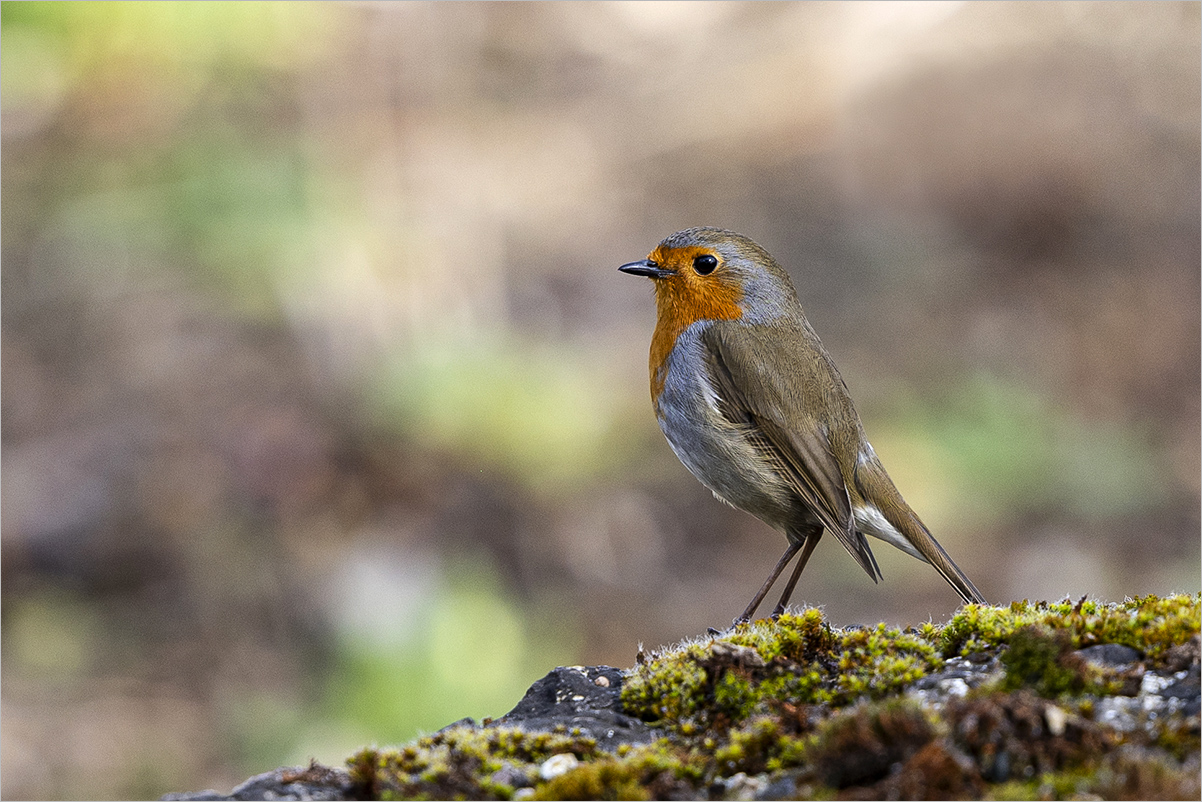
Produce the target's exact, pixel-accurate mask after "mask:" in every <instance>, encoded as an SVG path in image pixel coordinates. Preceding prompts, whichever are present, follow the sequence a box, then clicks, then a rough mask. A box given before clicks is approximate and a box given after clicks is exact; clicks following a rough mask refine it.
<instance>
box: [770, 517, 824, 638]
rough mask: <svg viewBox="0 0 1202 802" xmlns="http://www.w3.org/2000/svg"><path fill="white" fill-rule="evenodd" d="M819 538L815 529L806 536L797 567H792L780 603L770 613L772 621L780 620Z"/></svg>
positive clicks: (817, 530)
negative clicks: (791, 572) (791, 573)
mask: <svg viewBox="0 0 1202 802" xmlns="http://www.w3.org/2000/svg"><path fill="white" fill-rule="evenodd" d="M820 537H822V530H821V529H815V530H814V531H812V532H810V534H808V535H806V539H805V549H803V550H802V552H801V556H800V557H798V558H797V565H795V566H793V575H792V576H790V577H789V584H787V585H785V592H784V593H783V594H781V597H780V603H779V604H777V605H776V609H775V610H773V611H772V620H773V621H775V620H776V619H778V618H780V614H781V613H783V612H784V611H785V605H786V604H788V603H789V597H790V596H792V595H793V588H795V587H797V580H798V579H801V572H802V570H804V569H805V567H806V563H807V562H809V561H810V555H811V554H813V553H814V547H815V546H817V545H818V538H820Z"/></svg>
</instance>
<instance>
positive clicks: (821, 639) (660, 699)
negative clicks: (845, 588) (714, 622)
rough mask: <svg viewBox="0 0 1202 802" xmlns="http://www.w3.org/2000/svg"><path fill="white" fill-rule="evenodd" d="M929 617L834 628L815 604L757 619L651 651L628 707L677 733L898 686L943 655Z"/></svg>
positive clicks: (626, 694)
mask: <svg viewBox="0 0 1202 802" xmlns="http://www.w3.org/2000/svg"><path fill="white" fill-rule="evenodd" d="M936 637H937V631H936V629H935V628H933V627H930V626H928V627H926V628H925V629H924V630H919V631H914V632H902V631H901V630H899V629H896V628H891V627H886V626H885V625H884V624H880V625H878V626H876V627H872V628H866V629H848V630H833V629H832V628H831V627H830V626H829V625H828V624H827V623H826V622H825V621H824V620H823V618H822V613H821V612H820V611H818V610H813V609H810V610H805V611H803V612H801V613H799V614H797V615H790V614H786V615H783V616H781V618H780V620H779V621H778V622H771V621H757V622H756V623H754V624H750V625H743V626H740V627H738V628H736V629H735V631H734V632H733V633H731V634H730V635H728V636H726V637H724V638H721V639H717V640H711V641H709V642H704V643H703V642H688V643H685V644H683V645H682V646H680V647H678V648H677V649H675V650H671V651H668V652H666V653H664V654H662V655H658V656H655V657H653V658H652V660H650V661H648V662H647V663H645V664H644V665H642V666H640V667H638V668H636V669H635V670H634V671H633V672H632V674H631V676H630V677H629V678H628V679H627V680H626V683H625V685H624V686H623V690H622V702H623V705H624V707H625V709H626V710H627V711H628V712H629V713H630V714H631V715H635V716H638V717H640V718H642V719H644V720H646V721H653V722H656V723H658V724H660V725H662V726H668V727H671V728H674V729H675V730H676V731H677V732H680V733H682V734H691V733H692V732H698V731H701V730H706V729H718V730H721V729H723V728H728V727H729V726H730V725H731V724H733V723H737V722H738V721H740V720H742V719H746V718H748V717H749V716H752V715H762V714H769V713H772V712H774V706H776V705H779V704H781V703H786V704H792V705H798V704H801V705H812V704H824V705H832V706H835V707H841V706H845V705H848V704H852V703H853V702H855V701H857V700H858V699H860V698H869V699H880V698H884V697H886V696H888V695H890V694H894V693H897V692H898V691H900V690H901V689H903V688H904V687H906V686H908V685H909V684H911V683H913V682H914V681H915V680H917V679H919V678H921V677H923V676H925V675H926V674H927V673H929V672H931V671H935V670H937V669H938V668H939V666H940V665H941V664H942V662H943V660H942V658H941V657H940V654H939V650H938V648H937V647H936V641H935V638H936Z"/></svg>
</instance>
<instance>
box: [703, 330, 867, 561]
mask: <svg viewBox="0 0 1202 802" xmlns="http://www.w3.org/2000/svg"><path fill="white" fill-rule="evenodd" d="M800 336H801V333H800V332H799V331H785V332H780V331H776V330H772V331H769V330H767V329H764V328H761V327H755V326H747V325H745V324H744V325H737V324H732V323H728V322H725V321H715V322H714V323H712V324H711V325H710V326H709V327H708V328H707V329H706V330H705V332H704V333H703V334H702V337H701V340H702V344H703V345H705V353H706V361H707V367H708V370H709V376H710V379H711V381H712V384H713V386H714V389H715V390H716V391H717V393H718V408H719V410H720V411H721V413H722V414H723V415H724V416H725V417H726V418H727V419H728V420H729V421H730V422H731V424H732V425H734V426H738V427H740V428H742V429H744V430H745V431H746V432H747V435H746V436H747V439H748V441H749V442H750V443H752V444H753V445H754V446H755V448H756V449H757V450H759V452H760V453H761V454H762V455H763V456H764V458H765V459H766V460H767V461H768V462H769V464H771V465H772V466H773V468H774V469H775V470H776V471H777V473H778V474H779V475H780V476H781V477H783V478H784V479H785V481H786V482H787V483H788V484H789V486H790V487H791V488H792V489H793V490H794V491H795V492H796V493H797V496H798V498H799V499H800V501H801V502H802V503H804V504H805V505H806V506H807V507H809V508H810V509H811V510H813V511H814V514H815V515H816V516H817V517H818V520H820V521H821V522H822V525H823V526H825V527H826V528H827V529H828V530H829V531H830V532H831V533H832V534H834V536H835V537H837V538H838V539H839V542H840V543H842V544H843V546H844V548H846V549H847V551H848V553H849V554H851V556H852V557H853V558H855V560H856V562H858V563H859V564H860V567H861V568H863V569H864V570H865V571H866V572H867V573H868V575H869V576H870V577H872V579H873V581H876V580H877V579H879V578H880V576H881V571H880V568H879V567H878V566H877V564H876V558H875V557H874V556H873V554H872V549H871V548H869V546H868V541H867V539H866V538H865V537H864V535H862V534H861V533H860V532H858V531H856V528H855V522H854V520H853V518H852V512H851V499H850V498H849V496H848V493H847V486H846V484H845V483H844V479H843V473H842V472H841V471H840V469H839V463H838V461H837V460H836V459H835V455H834V453H833V452H832V450H831V444H830V438H829V432H828V430H827V427H826V425H825V424H824V423H823V422H822V421H821V419H820V418H819V417H817V416H815V415H813V414H810V413H809V411H808V410H806V409H805V408H804V395H803V394H802V393H800V392H790V388H793V389H795V390H796V389H799V388H800V384H799V383H802V382H805V381H807V380H811V379H816V378H818V377H817V375H814V376H809V375H806V373H807V371H817V370H821V369H822V366H820V365H817V364H807V363H805V362H804V355H803V352H802V349H801V346H802V344H803V343H802V341H801V340H800V339H799V338H800ZM766 364H774V365H790V366H793V365H796V366H798V373H797V374H792V375H790V376H789V377H787V378H785V380H784V382H782V380H781V377H774V376H771V375H769V374H768V373H767V372H766V371H765V370H764V368H763V366H764V365H766ZM788 421H793V423H792V425H790V424H789V423H788Z"/></svg>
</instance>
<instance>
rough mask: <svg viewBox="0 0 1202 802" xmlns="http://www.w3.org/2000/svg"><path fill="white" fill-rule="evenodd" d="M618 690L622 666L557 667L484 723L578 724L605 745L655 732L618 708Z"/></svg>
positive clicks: (648, 737)
mask: <svg viewBox="0 0 1202 802" xmlns="http://www.w3.org/2000/svg"><path fill="white" fill-rule="evenodd" d="M621 695H622V672H621V671H620V670H618V669H616V668H611V667H610V666H588V667H585V666H568V667H561V668H557V669H555V670H553V671H552V672H551V673H549V674H547V676H545V677H543V678H542V679H540V680H539V681H537V682H535V683H534V684H533V685H531V686H530V690H528V691H526V695H525V696H523V697H522V701H520V702H518V704H517V706H516V707H514V708H513V710H510V711H509V712H508V713H506V714H505V715H503V716H501V717H500V718H499V719H496V720H494V721H491V722H489V726H492V727H521V728H522V729H524V730H527V731H530V732H538V731H543V730H554V729H555V728H556V727H565V728H567V730H568V731H569V732H570V731H571V730H574V729H578V730H580V733H581V734H582V735H586V736H589V737H591V738H593V739H594V740H596V741H597V746H599V747H600V748H601V749H604V750H606V751H613V750H615V749H617V748H618V746H619V745H620V744H639V743H648V742H650V741H653V740H655V739H656V738H658V737H659V733H658V732H657V731H656V730H653V729H651V728H650V727H648V726H647V725H646V724H644V723H643V722H642V721H640V720H638V719H637V718H633V717H632V716H628V715H626V714H624V713H623V712H622V699H621Z"/></svg>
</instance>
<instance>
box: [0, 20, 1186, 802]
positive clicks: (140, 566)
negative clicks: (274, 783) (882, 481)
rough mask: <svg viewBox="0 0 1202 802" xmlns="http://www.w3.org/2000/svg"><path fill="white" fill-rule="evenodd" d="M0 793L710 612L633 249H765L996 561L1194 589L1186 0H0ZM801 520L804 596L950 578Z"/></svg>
mask: <svg viewBox="0 0 1202 802" xmlns="http://www.w3.org/2000/svg"><path fill="white" fill-rule="evenodd" d="M0 20H2V26H0V82H2V85H0V134H2V137H3V138H2V145H3V148H2V152H0V188H2V194H3V203H2V204H0V223H2V227H3V238H2V247H3V253H2V258H3V270H2V272H0V312H2V316H0V328H2V337H0V349H2V353H0V368H2V371H3V376H2V382H3V395H2V399H0V400H2V409H0V413H2V414H0V421H2V424H3V425H2V432H0V435H2V446H3V462H2V473H3V475H2V477H0V478H2V481H0V490H2V492H3V530H2V533H3V537H2V540H0V545H2V547H3V554H2V560H0V569H2V572H3V582H2V584H0V592H2V594H3V596H2V606H0V614H2V616H3V621H2V628H0V638H2V641H3V642H2V649H0V655H2V660H3V665H2V670H3V677H4V683H3V688H2V692H3V700H2V701H3V705H2V706H3V711H4V712H3V719H2V720H0V756H2V759H3V766H2V769H3V771H2V772H0V774H2V776H3V789H2V791H3V796H5V797H6V798H7V797H13V798H17V797H28V798H46V797H83V796H89V797H130V796H132V797H155V796H159V795H161V794H162V793H164V792H166V791H168V790H180V789H192V788H201V787H205V786H216V787H223V788H228V787H229V786H230V785H232V784H233V783H234V782H236V781H238V780H240V779H242V778H243V777H245V776H246V775H247V774H249V773H252V772H255V771H260V770H263V769H264V768H269V767H271V766H275V765H278V764H279V763H281V762H284V761H287V760H293V761H296V762H304V760H305V759H306V758H307V757H309V756H315V757H318V758H320V759H322V760H324V761H326V762H328V763H336V762H339V761H341V760H342V759H343V758H344V757H345V756H346V754H347V752H348V751H349V750H350V749H352V748H354V747H357V746H360V745H362V744H364V743H366V742H369V741H389V740H391V741H400V740H404V739H407V738H409V737H411V736H412V735H413V734H414V733H415V732H417V731H418V730H419V729H426V730H429V729H433V728H437V727H440V726H442V725H443V724H446V723H449V722H450V721H452V720H454V719H456V718H459V717H462V716H473V717H475V718H483V717H485V716H496V715H500V714H502V713H504V712H506V710H507V709H508V708H509V707H510V706H511V705H512V704H514V703H516V701H517V699H518V698H519V696H520V693H521V690H522V689H523V688H525V687H526V686H527V685H528V684H529V683H530V682H531V681H533V680H534V679H537V678H538V677H539V676H541V675H542V674H543V673H545V671H546V670H548V669H549V668H551V667H553V666H554V665H556V664H560V663H586V664H590V663H591V664H597V663H608V664H613V665H619V666H626V665H629V664H630V663H631V662H632V660H633V657H634V654H635V650H636V647H637V644H638V643H639V642H644V643H646V644H648V645H654V644H658V643H666V642H671V641H675V640H678V639H680V638H681V637H684V636H687V635H692V634H696V633H697V632H699V631H702V630H703V629H704V627H706V626H709V625H721V624H722V623H724V622H725V621H728V620H729V619H730V617H731V616H733V615H734V614H735V613H736V612H737V611H738V610H739V609H741V608H742V606H743V605H744V604H745V602H746V601H747V598H748V596H749V595H750V593H751V592H752V591H753V590H754V589H755V587H757V586H758V583H759V582H760V581H762V579H763V577H764V573H765V572H766V571H767V570H768V568H769V567H770V566H771V565H772V563H773V562H774V560H775V559H776V558H777V557H778V556H779V552H780V550H781V549H782V548H783V545H784V544H783V540H782V539H781V538H780V536H779V535H777V534H775V533H773V532H770V531H768V530H767V529H766V528H765V527H764V526H762V525H761V524H759V523H758V522H756V521H754V520H753V519H751V518H749V517H747V516H744V515H742V514H740V513H738V512H737V511H734V510H731V509H729V508H726V507H724V506H722V505H720V504H718V503H717V502H715V501H714V500H713V499H712V498H711V497H710V495H709V494H708V492H707V491H705V489H704V488H702V487H701V486H700V485H698V484H697V483H696V482H695V481H694V480H693V479H692V478H691V477H690V476H688V474H687V473H686V472H685V470H684V469H683V468H682V467H681V466H680V465H679V464H678V462H677V461H676V459H675V458H674V456H673V455H672V453H671V451H670V450H669V449H668V448H667V446H666V444H665V443H664V441H663V439H662V437H661V436H660V434H659V432H658V431H657V429H656V427H655V423H654V419H653V416H652V413H651V410H650V404H649V402H648V397H647V377H646V349H647V343H648V341H649V339H650V334H651V328H652V325H653V320H654V314H653V311H652V307H653V302H652V298H651V293H650V291H649V289H648V287H647V286H646V282H643V281H637V280H634V279H632V278H630V277H628V276H623V275H621V274H618V273H617V272H616V271H615V268H616V266H617V265H619V264H622V263H623V262H627V261H630V260H632V259H637V258H640V257H642V256H644V255H645V254H646V253H647V252H648V251H649V250H650V249H651V248H652V247H653V246H654V245H655V243H656V242H658V240H659V239H661V238H662V237H663V236H665V235H667V234H669V233H671V232H672V231H675V230H677V229H680V228H684V227H686V226H692V225H702V224H706V225H721V226H725V227H728V228H733V229H736V230H740V231H743V232H744V233H746V234H748V235H750V236H752V237H753V238H755V239H756V240H757V241H759V242H761V243H762V244H763V245H765V246H766V247H767V248H768V249H769V250H771V251H772V252H773V253H774V254H775V255H776V256H777V257H778V258H779V259H780V261H781V262H782V264H784V265H786V266H787V267H788V268H789V269H790V271H791V272H792V274H793V277H794V281H795V283H796V285H797V287H798V290H799V292H800V294H801V298H802V302H803V304H804V305H805V307H806V310H807V314H808V316H809V318H810V320H811V322H812V323H813V324H814V326H815V328H816V329H817V330H818V331H819V333H820V334H821V335H822V337H823V340H824V342H825V343H826V345H827V347H828V348H829V350H830V351H831V352H832V354H833V355H834V357H835V359H836V361H837V362H838V363H839V365H840V368H841V370H842V372H843V374H844V376H845V378H846V379H847V381H848V384H849V386H850V388H851V391H852V394H853V397H854V398H855V399H856V400H857V403H858V404H859V407H860V411H861V414H862V416H863V417H864V419H865V424H866V427H867V430H868V433H869V435H870V437H871V438H872V440H873V443H874V446H875V447H876V450H877V451H878V453H880V454H881V456H882V458H883V460H884V462H885V464H886V466H887V467H888V468H889V470H890V473H891V474H892V475H893V476H894V478H895V480H896V481H897V483H898V484H899V486H900V487H901V489H902V490H903V492H904V493H905V494H906V495H907V497H908V498H909V499H910V501H911V502H912V503H913V505H914V506H915V507H916V509H918V511H919V513H920V514H921V515H922V516H923V517H924V519H926V520H927V522H928V523H929V524H930V525H931V527H932V528H933V530H934V531H935V532H936V535H937V536H938V537H939V539H940V541H941V542H942V543H943V544H944V545H945V546H946V547H947V548H948V550H949V551H950V552H951V553H952V554H953V556H954V557H955V558H956V560H957V562H958V563H959V564H960V565H961V566H962V567H963V568H964V569H965V571H966V572H967V573H968V574H969V575H970V576H972V577H973V578H974V581H976V583H977V585H978V586H980V587H981V589H982V590H983V591H984V592H985V594H986V596H987V597H988V598H989V599H990V600H991V601H995V602H1006V601H1009V600H1010V599H1013V598H1031V599H1037V598H1060V597H1062V596H1063V595H1065V594H1072V595H1073V596H1074V597H1079V596H1080V595H1082V594H1084V593H1089V594H1090V595H1091V596H1092V597H1094V598H1099V599H1110V600H1120V599H1121V598H1123V597H1124V596H1128V595H1131V596H1134V595H1139V594H1147V593H1157V594H1169V593H1172V592H1174V591H1180V590H1184V591H1195V592H1196V591H1197V590H1198V572H1199V543H1198V537H1197V533H1198V527H1199V494H1200V491H1199V478H1200V469H1199V441H1200V437H1202V435H1200V434H1199V433H1200V431H1202V429H1200V426H1199V412H1198V410H1199V384H1200V382H1199V354H1200V350H1202V349H1200V347H1199V300H1198V299H1199V284H1200V273H1199V269H1198V265H1199V263H1200V262H1202V255H1200V247H1199V245H1200V234H1199V219H1200V210H1199V174H1200V172H1202V167H1200V162H1202V159H1200V154H1199V138H1200V128H1202V125H1200V123H1199V116H1200V112H1199V105H1200V102H1199V98H1200V97H1202V91H1200V86H1199V84H1200V80H1199V76H1200V74H1202V65H1200V62H1199V49H1200V48H1199V8H1198V6H1197V5H1196V4H1189V3H1107V4H1080V5H1079V4H1071V3H1065V4H1047V5H1043V4H1007V3H991V2H985V3H964V4H960V3H940V4H929V3H847V4H811V3H775V4H739V3H721V2H719V3H704V4H691V3H607V4H584V3H580V4H576V3H548V4H525V3H512V4H504V3H450V4H440V3H420V2H419V3H398V4H373V3H357V4H341V3H241V2H239V3H232V2H231V3H225V2H213V3H147V4H139V3H70V4H58V3H38V2H31V3H5V4H3V6H0ZM876 552H877V556H878V559H879V561H880V563H881V567H882V569H883V571H884V574H885V577H886V581H885V582H883V583H881V584H880V585H877V586H873V585H872V584H871V583H870V582H868V581H867V580H866V578H865V577H864V576H863V574H862V572H860V571H859V569H858V568H857V567H856V566H855V564H854V562H853V561H851V560H850V559H848V558H847V556H846V555H845V554H843V553H842V552H841V550H840V549H839V548H838V546H837V544H835V543H834V542H833V541H832V542H831V543H829V544H824V545H823V546H822V547H821V548H820V549H818V551H817V552H816V554H815V556H814V558H813V561H812V564H811V567H810V568H809V569H808V570H807V572H806V575H805V577H804V579H803V581H802V584H801V586H800V587H799V590H798V593H797V596H798V600H799V601H801V600H805V601H807V602H809V603H817V604H822V605H824V608H825V613H826V615H827V616H828V617H829V618H830V620H832V621H833V622H834V623H836V624H837V625H844V624H850V623H857V622H866V621H868V622H876V621H879V620H885V621H888V622H890V623H893V624H898V625H903V624H911V623H916V622H919V621H923V620H927V619H928V618H931V617H933V618H936V619H939V620H944V619H946V618H947V616H948V614H949V612H950V610H951V608H952V606H953V605H954V604H955V598H954V595H953V594H951V593H950V591H949V590H948V589H947V588H946V587H945V586H944V585H943V583H942V581H941V580H939V578H938V577H937V576H936V575H935V574H934V573H933V572H932V571H931V570H930V568H929V567H928V566H925V565H923V564H921V563H918V562H917V561H914V560H912V559H910V558H908V557H906V556H905V555H901V554H900V553H896V552H893V551H891V550H888V547H887V546H884V545H881V546H880V547H879V548H877V549H876Z"/></svg>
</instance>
